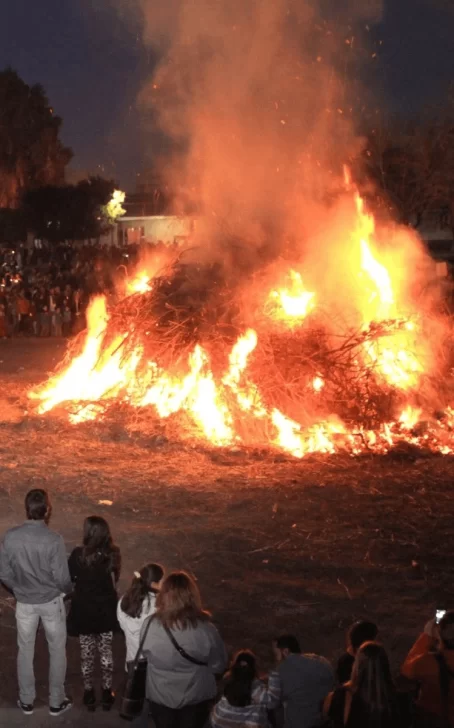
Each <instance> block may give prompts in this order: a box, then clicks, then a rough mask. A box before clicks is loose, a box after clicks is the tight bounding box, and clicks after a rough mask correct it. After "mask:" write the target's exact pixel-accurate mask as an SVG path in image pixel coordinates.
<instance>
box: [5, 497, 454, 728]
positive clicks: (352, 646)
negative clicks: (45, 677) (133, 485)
mask: <svg viewBox="0 0 454 728" xmlns="http://www.w3.org/2000/svg"><path fill="white" fill-rule="evenodd" d="M25 508H26V514H27V521H26V522H25V523H24V524H22V525H21V526H18V527H16V528H13V529H10V530H9V531H8V532H7V533H6V534H5V537H4V540H3V543H2V545H1V547H0V581H1V582H2V583H3V584H4V586H5V587H6V588H7V589H9V590H10V591H11V592H12V593H13V594H14V596H15V598H16V623H17V634H18V660H17V669H18V683H19V700H18V707H19V708H20V709H21V710H22V712H23V713H24V714H25V715H31V714H32V713H33V711H34V702H35V678H34V673H33V659H34V650H35V639H36V631H37V628H38V625H39V622H40V621H41V622H42V623H43V627H44V631H45V634H46V638H47V642H48V645H49V653H50V669H49V710H50V714H51V715H54V716H55V715H59V714H61V713H63V712H66V711H67V710H68V709H69V708H71V706H72V700H71V698H69V697H68V696H67V695H66V692H65V677H66V636H67V632H68V633H69V634H70V635H73V636H75V637H77V638H78V640H79V643H80V656H81V678H82V683H83V687H84V696H83V703H84V704H85V706H86V708H87V709H88V710H89V711H92V712H93V711H94V710H95V709H96V707H97V706H98V705H101V706H102V708H103V710H105V711H110V710H111V708H112V706H113V705H114V703H115V701H116V696H115V693H114V691H113V653H112V639H113V634H114V632H115V631H116V630H117V629H119V628H121V630H122V631H123V633H124V637H125V642H126V670H127V671H128V674H129V675H130V676H131V675H133V674H136V677H137V675H138V674H139V673H138V671H139V667H140V668H141V669H140V675H142V676H143V694H142V696H141V698H140V700H139V699H138V698H137V696H136V697H134V696H132V697H131V695H132V693H128V700H127V701H126V703H127V704H128V705H130V704H131V701H132V702H134V703H140V705H139V710H135V712H134V715H131V714H130V713H129V712H128V716H129V717H130V718H133V719H134V724H135V725H136V726H139V725H141V726H147V725H149V724H150V721H152V724H153V725H154V727H155V728H204V727H205V726H208V727H209V728H279V727H280V726H282V728H317V727H320V726H327V727H328V726H329V728H411V727H415V728H416V727H417V728H449V726H454V612H449V611H448V612H442V613H437V615H436V617H435V618H434V619H431V620H430V621H429V622H428V624H427V625H426V627H425V629H424V631H423V633H422V634H421V635H420V637H419V638H418V639H417V641H416V643H415V644H414V646H413V647H412V649H411V650H410V652H409V654H408V656H407V657H406V659H405V661H404V663H403V665H402V666H401V669H400V675H399V678H398V681H396V680H395V678H394V677H393V673H392V670H391V667H390V662H389V659H388V656H387V653H386V650H385V648H384V647H383V645H382V642H381V640H382V637H386V636H385V635H380V634H379V630H378V628H377V626H376V625H375V624H374V623H373V622H371V621H360V622H356V623H355V624H354V625H353V626H352V627H351V628H350V629H349V631H348V634H347V640H346V651H345V653H344V654H343V655H342V656H341V657H340V659H339V660H338V662H337V666H336V667H335V668H333V666H332V665H331V664H330V662H329V661H328V660H326V659H325V658H324V657H321V656H319V655H314V654H304V653H303V651H302V649H301V646H300V642H299V640H298V639H297V637H296V636H295V635H294V634H281V635H280V636H278V637H276V638H275V639H274V640H273V641H272V643H271V644H270V647H272V652H273V655H274V666H273V668H272V669H271V670H270V672H269V673H268V675H264V674H263V673H262V672H261V670H260V667H259V664H258V660H257V657H256V656H255V654H254V653H253V652H252V651H250V650H248V649H241V650H239V651H238V652H236V653H235V654H234V655H233V657H232V659H231V661H230V664H229V662H228V656H227V651H226V648H225V645H224V641H223V639H222V637H221V634H220V632H219V631H218V629H217V627H216V626H215V625H214V623H213V621H212V617H211V615H210V613H209V612H207V611H206V610H205V609H204V608H203V606H202V600H201V596H200V592H199V589H198V586H197V584H196V582H195V580H194V579H193V578H192V577H191V576H189V575H188V574H187V573H186V572H183V571H173V572H170V573H166V569H165V568H164V567H162V566H161V565H159V564H156V563H148V564H146V565H145V566H143V567H142V568H141V569H140V570H138V571H134V573H133V574H132V579H131V581H130V585H129V587H128V588H127V590H126V592H125V593H124V594H123V595H121V596H120V598H118V595H117V584H118V581H119V577H120V571H121V563H122V560H121V552H120V548H119V547H118V546H117V545H115V543H114V542H113V538H112V535H111V531H110V527H109V524H108V523H107V521H106V520H105V519H104V518H102V517H100V516H89V517H88V518H86V519H85V522H84V528H83V537H82V543H81V545H80V546H76V547H75V548H74V549H73V550H72V552H71V554H70V556H69V559H68V558H67V553H66V548H65V545H64V542H63V539H62V538H61V536H59V535H58V534H56V533H55V532H54V531H51V530H50V528H49V527H48V522H49V518H50V514H51V504H50V501H49V497H48V495H47V493H46V491H43V490H41V489H35V490H32V491H30V492H29V493H28V494H27V496H26V499H25ZM65 595H66V596H65ZM65 600H68V603H69V604H70V607H69V614H68V615H67V612H66V609H65ZM269 616H270V615H268V617H269ZM97 656H99V660H100V665H101V692H100V693H99V692H98V691H97V690H96V685H95V664H96V657H97ZM135 671H137V672H136V673H135ZM139 697H140V696H139ZM145 697H146V699H145ZM124 704H125V699H124V700H123V701H121V705H122V708H121V710H122V711H124V707H123V706H124ZM136 707H137V705H136ZM122 715H124V712H122Z"/></svg>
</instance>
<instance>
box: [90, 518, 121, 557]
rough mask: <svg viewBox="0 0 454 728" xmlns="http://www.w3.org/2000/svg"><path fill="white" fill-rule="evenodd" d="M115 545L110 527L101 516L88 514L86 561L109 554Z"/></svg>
mask: <svg viewBox="0 0 454 728" xmlns="http://www.w3.org/2000/svg"><path fill="white" fill-rule="evenodd" d="M113 548H114V545H113V540H112V534H111V533H110V527H109V524H108V523H107V521H106V520H105V518H102V517H101V516H88V518H86V519H85V521H84V536H83V555H84V558H85V560H86V561H88V562H89V561H92V560H94V559H95V558H97V557H98V556H109V555H110V554H111V553H112V551H113Z"/></svg>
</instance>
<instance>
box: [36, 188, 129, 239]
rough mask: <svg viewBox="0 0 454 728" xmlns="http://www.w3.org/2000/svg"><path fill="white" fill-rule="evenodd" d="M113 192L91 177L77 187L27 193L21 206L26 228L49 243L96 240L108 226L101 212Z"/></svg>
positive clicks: (108, 222) (42, 189)
mask: <svg viewBox="0 0 454 728" xmlns="http://www.w3.org/2000/svg"><path fill="white" fill-rule="evenodd" d="M114 189H115V183H114V182H113V181H112V180H105V179H102V178H101V177H90V178H89V179H86V180H81V181H80V182H78V183H77V184H76V185H61V186H52V185H48V186H46V187H41V188H38V189H34V190H29V191H28V192H27V193H25V195H24V197H23V203H22V210H23V213H24V217H25V220H26V222H27V226H28V227H29V229H30V230H33V232H34V233H35V235H37V236H38V237H40V238H43V239H45V240H49V241H50V242H61V241H63V240H85V239H88V238H99V237H100V236H101V235H102V234H103V233H104V232H106V231H107V230H108V229H109V227H110V224H111V221H110V220H108V219H107V218H106V217H105V214H104V211H103V208H104V207H105V205H106V204H107V203H108V202H109V200H110V199H111V197H112V193H113V191H114Z"/></svg>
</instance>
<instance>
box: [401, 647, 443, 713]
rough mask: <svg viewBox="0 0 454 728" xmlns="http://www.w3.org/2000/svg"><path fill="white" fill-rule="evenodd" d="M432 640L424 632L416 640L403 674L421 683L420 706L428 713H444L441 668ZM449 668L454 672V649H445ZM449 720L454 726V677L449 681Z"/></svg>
mask: <svg viewBox="0 0 454 728" xmlns="http://www.w3.org/2000/svg"><path fill="white" fill-rule="evenodd" d="M431 647H432V640H431V638H430V637H429V635H427V634H425V633H424V634H422V635H421V636H420V637H419V638H418V639H417V640H416V642H415V644H414V645H413V647H412V648H411V650H410V652H409V653H408V655H407V657H406V659H405V662H404V664H403V665H402V674H403V675H404V676H405V677H406V678H408V679H409V680H413V681H415V682H417V683H419V685H420V692H419V697H418V706H419V707H420V708H422V709H423V710H425V711H427V712H428V713H432V714H434V715H437V716H440V717H441V716H442V715H443V708H442V699H441V691H440V669H439V666H438V662H437V659H436V657H435V655H434V654H433V652H431ZM443 656H444V658H445V660H446V664H447V665H448V667H449V669H450V670H452V671H453V672H454V650H445V649H444V650H443ZM448 705H449V720H450V723H451V725H453V726H454V679H451V680H450V683H449V696H448Z"/></svg>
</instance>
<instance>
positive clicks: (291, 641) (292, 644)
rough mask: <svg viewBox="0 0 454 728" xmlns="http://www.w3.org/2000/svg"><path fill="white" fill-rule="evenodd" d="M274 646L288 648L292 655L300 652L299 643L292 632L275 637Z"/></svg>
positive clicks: (281, 648) (280, 648)
mask: <svg viewBox="0 0 454 728" xmlns="http://www.w3.org/2000/svg"><path fill="white" fill-rule="evenodd" d="M276 647H277V648H278V649H279V650H288V651H289V652H292V653H293V654H294V655H300V654H301V647H300V643H299V642H298V640H297V639H296V637H295V635H293V634H282V635H281V636H280V637H278V638H277V639H276Z"/></svg>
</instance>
